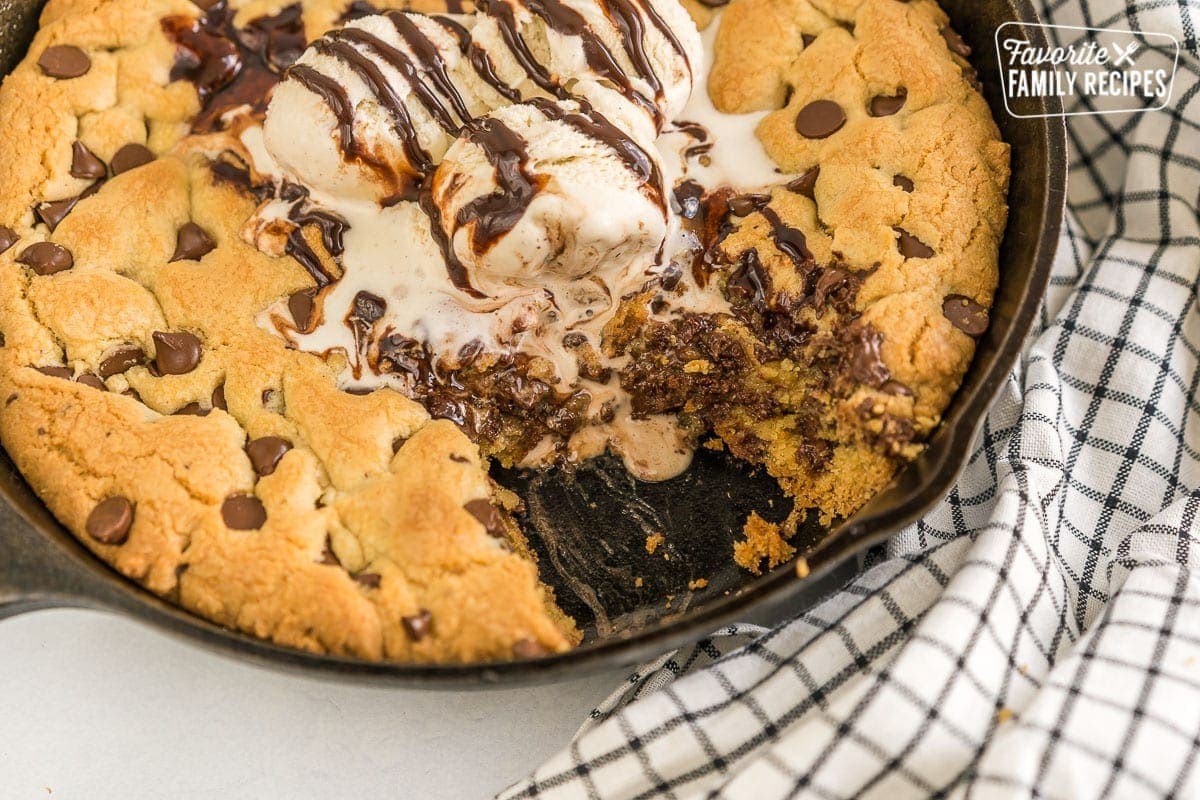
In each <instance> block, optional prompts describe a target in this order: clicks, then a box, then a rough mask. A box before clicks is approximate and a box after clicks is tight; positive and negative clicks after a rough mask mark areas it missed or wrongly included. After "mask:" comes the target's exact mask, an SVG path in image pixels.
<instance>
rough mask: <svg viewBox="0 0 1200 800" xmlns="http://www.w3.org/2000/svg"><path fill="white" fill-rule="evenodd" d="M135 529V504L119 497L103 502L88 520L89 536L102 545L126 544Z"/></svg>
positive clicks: (89, 515) (94, 509)
mask: <svg viewBox="0 0 1200 800" xmlns="http://www.w3.org/2000/svg"><path fill="white" fill-rule="evenodd" d="M131 527H133V504H132V503H130V502H129V500H128V498H125V497H121V496H119V495H118V496H117V497H109V498H108V499H106V500H101V501H100V503H99V504H97V506H96V507H95V508H93V509H92V513H91V514H88V518H87V525H86V529H87V533H88V536H90V537H92V538H93V539H95V540H96V541H97V542H99V543H100V544H125V540H126V539H128V538H129V529H130V528H131Z"/></svg>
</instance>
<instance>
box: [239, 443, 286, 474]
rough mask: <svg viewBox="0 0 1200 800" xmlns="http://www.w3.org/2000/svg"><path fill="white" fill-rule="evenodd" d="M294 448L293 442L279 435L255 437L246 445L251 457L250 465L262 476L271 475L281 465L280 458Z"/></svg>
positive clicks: (248, 454) (247, 453)
mask: <svg viewBox="0 0 1200 800" xmlns="http://www.w3.org/2000/svg"><path fill="white" fill-rule="evenodd" d="M291 449H292V443H291V442H289V441H288V440H287V439H281V438H279V437H278V436H263V437H262V438H260V439H254V440H252V441H251V442H250V443H249V444H247V445H246V455H247V456H249V457H250V466H252V467H254V471H255V472H256V473H258V474H259V475H260V476H266V475H270V474H272V473H273V472H275V467H276V466H278V465H279V459H281V458H283V455H284V453H286V452H287V451H288V450H291Z"/></svg>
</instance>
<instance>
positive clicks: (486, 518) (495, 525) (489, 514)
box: [463, 498, 508, 539]
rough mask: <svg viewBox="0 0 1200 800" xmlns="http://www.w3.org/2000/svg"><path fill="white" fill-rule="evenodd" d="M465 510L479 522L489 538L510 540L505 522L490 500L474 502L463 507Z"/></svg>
mask: <svg viewBox="0 0 1200 800" xmlns="http://www.w3.org/2000/svg"><path fill="white" fill-rule="evenodd" d="M463 508H465V509H466V510H467V513H469V514H470V515H471V516H473V517H474V518H475V519H477V520H479V524H480V525H482V526H483V527H484V529H485V530H486V531H487V532H488V535H489V536H495V537H496V538H497V539H507V538H508V536H507V535H506V533H505V530H504V520H503V519H502V518H501V516H500V512H499V511H497V510H496V507H495V506H494V505H492V502H491V501H490V500H487V499H483V498H481V499H477V500H472V501H470V502H469V503H467V504H466V505H465V506H463Z"/></svg>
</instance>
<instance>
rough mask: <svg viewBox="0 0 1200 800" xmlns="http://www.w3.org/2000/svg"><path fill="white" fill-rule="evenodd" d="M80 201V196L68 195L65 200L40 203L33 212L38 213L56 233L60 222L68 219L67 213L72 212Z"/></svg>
mask: <svg viewBox="0 0 1200 800" xmlns="http://www.w3.org/2000/svg"><path fill="white" fill-rule="evenodd" d="M78 202H79V198H78V197H68V198H66V199H65V200H53V201H51V202H48V203H38V204H37V206H36V207H35V208H34V209H33V213H34V214H36V215H37V218H38V219H40V220H41V221H42V222H43V223H44V224H45V225H46V227H47V228H48V229H49V230H50V232H51V233H54V230H55V228H57V227H58V224H59V223H60V222H62V221H63V220H64V219H66V217H67V214H70V213H71V209H73V208H75V204H76V203H78Z"/></svg>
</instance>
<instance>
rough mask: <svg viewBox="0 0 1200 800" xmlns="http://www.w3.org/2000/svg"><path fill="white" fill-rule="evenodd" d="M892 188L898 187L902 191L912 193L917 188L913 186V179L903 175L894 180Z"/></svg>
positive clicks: (895, 177)
mask: <svg viewBox="0 0 1200 800" xmlns="http://www.w3.org/2000/svg"><path fill="white" fill-rule="evenodd" d="M892 186H898V187H900V188H901V189H903V190H904V191H906V192H910V193H911V192H912V190H913V189H914V188H915V187H914V186H913V182H912V178H906V177H905V176H903V175H896V176H894V177H893V178H892Z"/></svg>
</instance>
